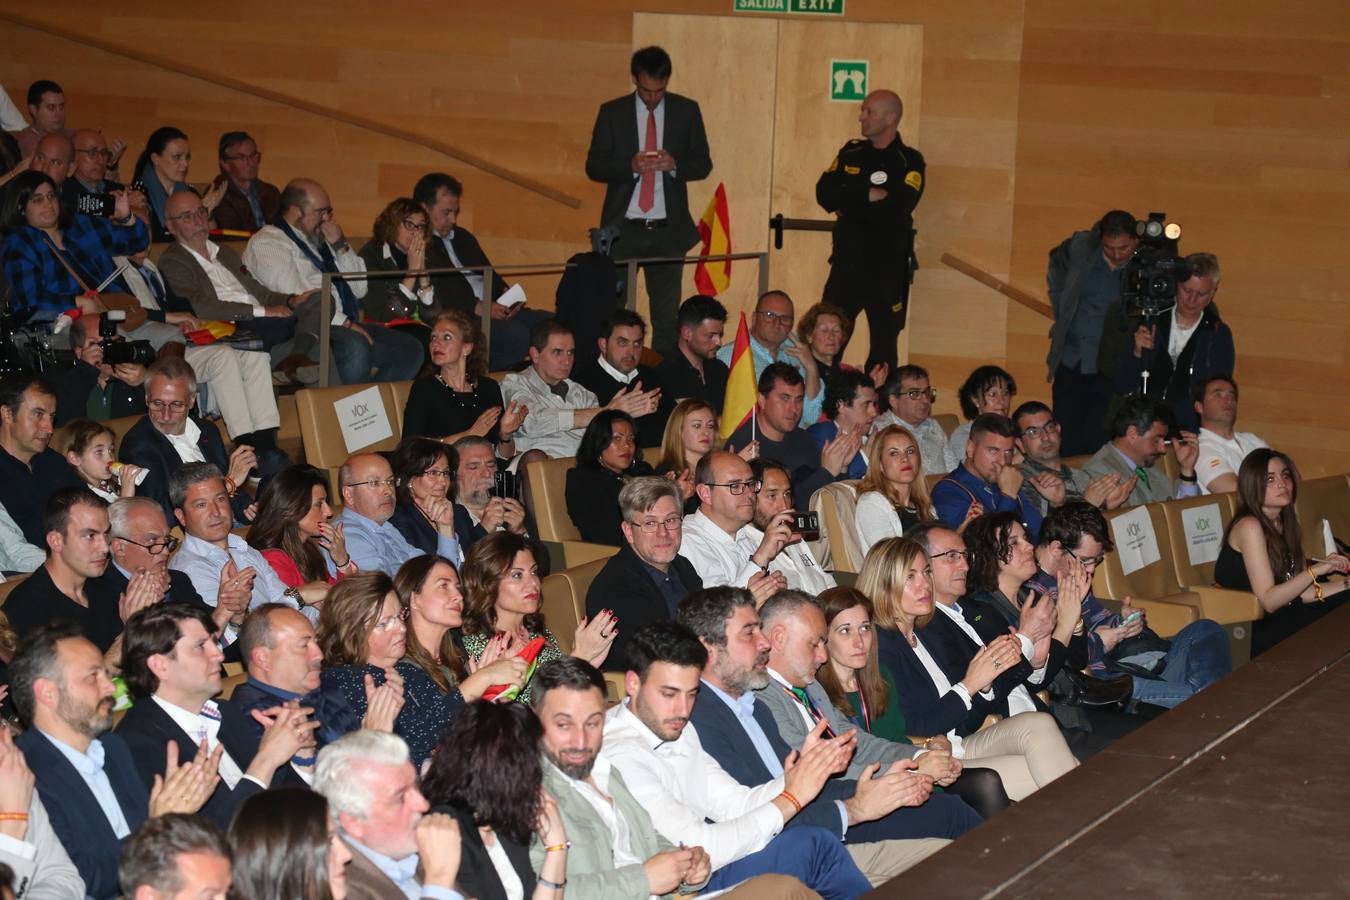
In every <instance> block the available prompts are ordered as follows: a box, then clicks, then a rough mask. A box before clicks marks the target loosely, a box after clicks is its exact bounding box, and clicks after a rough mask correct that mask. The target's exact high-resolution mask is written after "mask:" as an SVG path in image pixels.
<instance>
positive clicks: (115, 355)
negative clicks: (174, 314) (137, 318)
mask: <svg viewBox="0 0 1350 900" xmlns="http://www.w3.org/2000/svg"><path fill="white" fill-rule="evenodd" d="M126 320H127V314H126V312H125V311H124V310H120V309H113V310H109V311H108V312H106V313H104V314H103V317H102V318H100V319H99V320H98V336H99V342H98V345H99V346H100V347H102V348H103V362H104V363H105V364H107V365H110V366H120V365H122V364H123V363H131V364H133V365H137V366H148V365H150V364H151V363H152V362H154V361H155V348H154V346H153V345H152V344H151V343H150V342H149V341H129V340H127V339H126V338H124V337H122V336H121V335H119V334H118V333H117V326H118V325H120V324H121V323H122V322H125V321H126Z"/></svg>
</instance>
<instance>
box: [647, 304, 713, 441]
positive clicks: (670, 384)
mask: <svg viewBox="0 0 1350 900" xmlns="http://www.w3.org/2000/svg"><path fill="white" fill-rule="evenodd" d="M726 325H727V308H726V307H725V306H723V305H722V304H721V303H718V302H717V301H716V300H714V299H713V298H712V297H709V296H706V295H704V294H695V295H694V296H692V297H690V298H689V299H688V300H685V301H684V302H683V303H681V304H680V316H679V326H680V337H679V340H678V341H676V343H675V349H674V350H673V351H672V352H670V353H667V354H666V357H665V359H663V360H662V361H661V364H660V365H659V366H657V367H656V377H658V378H660V379H661V385H662V393H663V394H664V395H665V397H666V398H667V400H668V401H669V402H670V403H671V404H675V403H678V402H679V401H681V400H684V399H685V398H687V397H694V398H697V399H699V400H702V401H703V402H704V403H707V404H708V405H709V406H711V407H712V408H713V410H714V411H715V412H716V413H717V414H718V415H721V413H722V404H723V402H724V401H725V400H726V394H727V378H728V377H729V375H730V373H729V372H728V370H727V364H726V363H724V362H722V361H721V360H720V359H718V358H717V348H718V347H720V346H722V333H723V331H724V330H725V329H726Z"/></svg>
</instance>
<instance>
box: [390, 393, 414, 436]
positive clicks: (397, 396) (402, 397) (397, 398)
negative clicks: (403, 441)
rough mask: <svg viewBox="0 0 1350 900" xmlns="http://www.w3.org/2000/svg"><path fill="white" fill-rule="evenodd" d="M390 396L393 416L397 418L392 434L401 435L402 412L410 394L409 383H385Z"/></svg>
mask: <svg viewBox="0 0 1350 900" xmlns="http://www.w3.org/2000/svg"><path fill="white" fill-rule="evenodd" d="M387 385H388V387H389V392H390V394H392V395H393V403H394V414H395V415H396V416H397V417H398V421H397V423H396V424H395V425H394V433H395V434H398V435H401V434H403V410H404V409H406V408H407V406H408V394H409V393H411V392H412V382H411V381H390V382H387Z"/></svg>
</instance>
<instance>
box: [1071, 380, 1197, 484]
mask: <svg viewBox="0 0 1350 900" xmlns="http://www.w3.org/2000/svg"><path fill="white" fill-rule="evenodd" d="M1167 417H1168V412H1167V410H1166V408H1164V407H1162V406H1160V405H1158V404H1157V403H1154V402H1153V401H1152V400H1149V399H1147V398H1144V397H1130V398H1129V399H1127V400H1125V401H1124V402H1123V403H1121V404H1120V408H1119V409H1118V410H1117V411H1116V415H1115V418H1114V419H1112V421H1111V439H1110V440H1109V441H1107V443H1106V444H1104V445H1102V448H1101V449H1100V450H1098V451H1097V452H1096V453H1094V454H1093V455H1092V458H1091V459H1089V460H1088V461H1087V462H1086V463H1084V464H1083V471H1084V472H1086V473H1087V474H1088V477H1089V478H1100V477H1102V476H1103V475H1107V474H1110V473H1112V472H1114V473H1116V474H1117V475H1119V476H1120V478H1121V482H1122V483H1124V482H1125V481H1126V480H1127V479H1130V478H1133V479H1135V482H1134V489H1133V490H1132V491H1130V494H1129V496H1128V497H1126V498H1125V500H1124V501H1123V502H1122V503H1121V506H1123V507H1131V506H1140V505H1142V504H1145V503H1157V502H1158V501H1161V500H1172V499H1180V498H1182V497H1194V496H1196V495H1197V494H1199V493H1200V485H1199V483H1198V479H1197V477H1196V474H1195V462H1196V459H1197V458H1198V457H1199V455H1200V447H1199V445H1198V444H1197V443H1196V437H1195V434H1194V432H1190V431H1183V432H1181V433H1180V435H1179V436H1177V437H1175V438H1172V439H1171V440H1170V441H1169V440H1168V439H1167V434H1168V430H1169V426H1168V418H1167ZM1168 443H1171V445H1172V449H1173V450H1174V451H1175V452H1176V461H1177V468H1178V470H1179V472H1178V475H1177V485H1176V488H1175V489H1173V487H1172V480H1171V479H1170V478H1168V477H1167V473H1166V472H1164V471H1163V470H1162V468H1161V467H1160V466H1158V464H1157V463H1158V461H1159V460H1160V459H1162V457H1163V456H1164V455H1165V454H1166V453H1167V445H1168Z"/></svg>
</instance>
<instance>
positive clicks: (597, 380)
mask: <svg viewBox="0 0 1350 900" xmlns="http://www.w3.org/2000/svg"><path fill="white" fill-rule="evenodd" d="M646 337H647V323H646V322H644V321H643V320H642V316H640V315H638V314H637V313H635V312H633V311H632V310H630V309H620V310H616V311H615V312H614V313H613V314H612V315H610V317H609V318H607V319H606V320H605V322H604V324H603V325H601V327H600V340H599V342H598V344H597V346H598V347H599V349H600V355H599V356H596V357H594V358H592V359H590V360H589V361H587V362H584V363H583V362H581V361H580V360H578V364H577V367H576V375H575V377H576V380H577V381H578V382H580V383H581V386H582V387H584V388H587V389H588V390H590V391H591V393H593V394H595V396H596V399H598V400H599V401H600V405H601V406H604V405H605V404H607V403H609V401H611V400H613V399H614V395H615V394H617V393H618V392H619V391H621V390H631V389H633V388H635V387H640V388H641V390H644V391H650V390H653V389H657V388H661V376H659V375H657V374H656V370H655V369H653V368H652V367H651V366H645V365H643V364H642V344H643V342H644V341H645V340H646ZM580 352H581V353H582V354H583V355H582V359H585V354H586V353H587V352H588V348H584V347H583V348H580ZM674 406H675V404H674V403H673V402H671V400H670V398H669V397H668V396H666V394H665V392H664V391H662V394H661V402H660V405H659V406H657V408H656V410H655V411H654V412H650V413H647V414H646V415H645V416H640V417H639V418H638V420H637V426H638V433H637V439H638V446H639V447H659V446H661V438H662V436H663V435H664V434H665V429H666V419H668V418H670V411H671V410H672V409H673V408H674Z"/></svg>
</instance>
